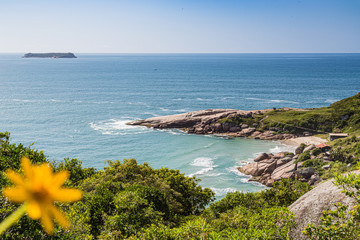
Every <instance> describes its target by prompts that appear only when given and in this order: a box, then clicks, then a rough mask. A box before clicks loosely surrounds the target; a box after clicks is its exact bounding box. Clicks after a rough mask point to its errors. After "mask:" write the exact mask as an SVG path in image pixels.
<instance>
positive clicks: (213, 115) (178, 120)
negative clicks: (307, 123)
mask: <svg viewBox="0 0 360 240" xmlns="http://www.w3.org/2000/svg"><path fill="white" fill-rule="evenodd" d="M268 111H270V110H269V109H266V110H253V111H242V110H234V109H208V110H200V111H194V112H188V113H182V114H176V115H170V116H161V117H152V118H148V119H144V120H137V121H132V122H129V123H127V124H128V125H141V126H147V127H153V128H160V129H164V128H179V129H182V130H183V131H185V132H187V133H192V134H225V135H227V136H230V137H249V138H255V139H263V140H285V139H290V138H293V137H295V135H293V134H282V133H276V132H275V131H272V130H269V131H258V130H257V129H256V127H257V126H258V124H257V123H253V124H252V126H249V125H248V124H244V123H240V124H236V123H234V122H232V121H221V120H224V119H226V120H227V119H229V120H231V119H236V118H242V119H249V118H254V116H255V115H257V114H263V113H266V112H268Z"/></svg>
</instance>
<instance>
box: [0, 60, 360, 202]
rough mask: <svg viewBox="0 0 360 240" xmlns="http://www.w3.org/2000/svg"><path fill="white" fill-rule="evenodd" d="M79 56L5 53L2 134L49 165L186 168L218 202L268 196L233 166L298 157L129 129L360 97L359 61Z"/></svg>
mask: <svg viewBox="0 0 360 240" xmlns="http://www.w3.org/2000/svg"><path fill="white" fill-rule="evenodd" d="M76 55H77V56H78V58H76V59H35V58H34V59H29V58H21V56H22V54H0V99H1V101H0V131H8V132H11V136H12V142H16V143H23V144H24V145H26V146H28V145H30V144H32V143H34V145H33V147H34V148H38V149H40V150H44V152H45V153H46V155H47V156H48V157H49V159H50V160H55V161H61V160H62V159H64V158H66V157H69V158H77V159H79V160H81V161H82V162H83V165H84V166H86V167H95V168H98V169H102V168H103V167H104V166H105V165H106V164H105V161H106V160H122V159H124V158H136V159H137V161H138V162H139V163H143V162H148V163H149V164H150V166H152V167H154V168H160V167H168V168H176V169H180V170H181V171H182V172H183V173H185V174H186V175H188V176H196V177H198V178H200V179H202V180H201V181H200V185H202V186H204V187H210V188H211V189H212V190H213V191H214V192H215V193H216V196H217V199H220V198H222V197H224V196H225V194H226V193H227V192H232V191H244V192H247V191H250V192H251V191H259V190H261V189H264V187H263V186H262V185H260V184H257V183H252V182H248V180H249V177H248V176H244V175H242V174H241V173H239V172H238V171H237V170H236V167H237V166H241V165H244V164H246V163H247V162H249V161H251V160H252V159H253V158H254V157H255V156H256V155H257V154H259V153H261V152H274V153H276V152H279V151H284V150H289V151H292V150H293V148H291V147H289V146H285V145H283V144H281V143H280V142H276V141H261V140H254V139H225V138H220V137H215V136H208V135H205V136H200V135H189V134H185V133H183V132H181V131H178V130H154V129H149V128H146V127H140V126H128V125H126V124H125V123H126V122H128V121H131V120H135V119H143V118H149V117H153V116H161V115H171V114H178V113H184V112H188V111H194V110H201V109H210V108H232V109H242V110H250V109H267V108H273V107H276V108H280V107H294V108H314V107H323V106H328V105H330V104H331V103H333V102H335V101H337V100H340V99H343V98H346V97H349V96H352V95H354V94H356V93H357V92H359V90H360V54H76Z"/></svg>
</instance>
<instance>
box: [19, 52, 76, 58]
mask: <svg viewBox="0 0 360 240" xmlns="http://www.w3.org/2000/svg"><path fill="white" fill-rule="evenodd" d="M23 58H76V56H75V55H74V54H73V53H70V52H69V53H26V54H25V55H24V56H23Z"/></svg>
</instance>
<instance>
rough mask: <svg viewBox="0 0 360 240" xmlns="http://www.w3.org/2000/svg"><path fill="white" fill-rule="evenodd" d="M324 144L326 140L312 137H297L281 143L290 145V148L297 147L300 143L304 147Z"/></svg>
mask: <svg viewBox="0 0 360 240" xmlns="http://www.w3.org/2000/svg"><path fill="white" fill-rule="evenodd" d="M325 142H328V140H326V139H323V138H319V137H313V136H310V137H297V138H291V139H287V140H284V141H282V143H284V144H287V145H291V146H299V145H300V144H301V143H305V144H306V145H309V144H315V145H318V144H320V143H325Z"/></svg>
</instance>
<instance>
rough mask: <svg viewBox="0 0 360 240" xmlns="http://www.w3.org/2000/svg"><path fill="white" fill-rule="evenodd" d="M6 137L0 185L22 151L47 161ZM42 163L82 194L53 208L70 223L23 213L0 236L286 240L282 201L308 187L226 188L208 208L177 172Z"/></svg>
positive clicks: (192, 182)
mask: <svg viewBox="0 0 360 240" xmlns="http://www.w3.org/2000/svg"><path fill="white" fill-rule="evenodd" d="M9 138H10V135H9V133H1V135H0V139H1V140H0V144H1V146H0V159H1V161H0V169H1V175H0V176H1V178H0V184H1V185H0V187H1V188H3V187H6V186H7V185H9V184H10V183H9V182H8V180H7V179H6V178H5V174H4V171H5V170H6V169H8V168H11V169H14V170H17V171H20V170H19V169H20V166H19V165H20V159H21V157H22V156H24V155H27V156H29V157H30V159H31V160H32V162H33V163H34V164H40V163H43V162H49V160H48V159H47V157H46V156H45V155H44V153H43V152H42V151H37V150H34V149H32V148H31V146H29V147H25V146H23V145H21V144H18V145H17V144H11V143H10V142H9ZM49 163H50V164H52V165H53V167H54V169H55V171H59V170H64V169H66V170H68V171H69V172H70V179H69V180H68V181H67V182H66V185H67V186H71V187H76V188H79V189H81V190H82V191H83V193H84V198H83V200H82V201H79V202H77V203H74V204H71V205H69V204H68V205H60V206H59V207H60V208H62V210H63V211H64V212H65V214H66V215H67V217H68V218H69V220H70V221H71V222H72V224H71V228H70V229H69V230H63V229H61V228H60V227H57V228H56V229H55V234H54V236H49V235H46V234H45V233H44V232H43V230H42V227H41V225H40V223H39V222H37V221H33V220H31V219H30V218H28V217H23V218H21V220H20V221H19V223H18V224H17V225H15V226H13V227H11V228H10V229H9V230H8V231H7V232H6V234H4V235H3V236H2V238H4V239H126V238H128V239H224V238H225V239H226V238H227V239H269V238H271V239H286V238H288V233H289V231H290V229H291V227H292V226H293V224H294V220H293V216H292V214H291V213H290V212H289V211H288V210H287V208H286V207H287V206H288V205H290V204H291V203H292V202H293V201H295V200H296V199H297V198H298V197H299V196H301V195H302V194H303V193H305V192H306V191H308V190H309V189H310V187H309V186H308V185H307V184H305V183H300V182H297V181H291V180H286V181H283V182H279V183H275V184H274V188H271V189H267V190H264V191H262V192H259V193H240V192H234V193H229V194H228V195H227V196H226V197H225V198H223V199H222V200H220V201H217V202H215V203H213V204H211V205H210V206H209V203H210V202H211V201H212V200H214V193H213V192H212V191H211V190H210V189H207V188H202V187H200V186H199V185H198V181H199V180H198V179H196V178H195V177H187V176H185V175H184V174H183V173H181V172H180V171H179V170H172V169H168V168H161V169H153V168H151V167H150V166H149V165H148V164H146V163H144V164H138V163H137V161H136V160H135V159H125V160H124V161H109V162H108V165H107V166H106V167H105V168H104V170H95V169H93V168H84V167H82V164H81V161H79V160H77V159H65V160H64V161H63V162H60V163H55V162H49ZM0 204H1V206H2V208H1V209H0V220H3V219H4V218H5V217H6V216H8V215H9V214H10V213H11V212H13V211H14V210H15V209H16V208H17V205H15V204H13V203H10V202H8V201H6V199H4V198H3V197H0ZM207 206H209V207H207ZM206 207H207V208H206Z"/></svg>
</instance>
